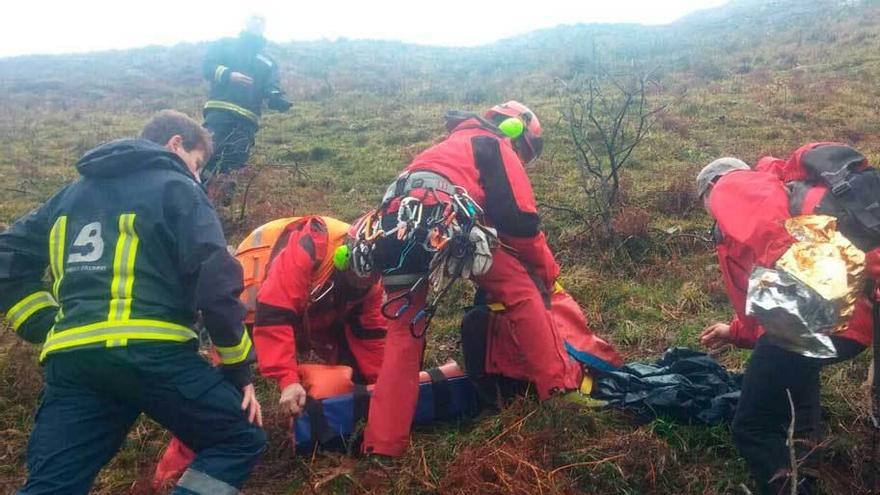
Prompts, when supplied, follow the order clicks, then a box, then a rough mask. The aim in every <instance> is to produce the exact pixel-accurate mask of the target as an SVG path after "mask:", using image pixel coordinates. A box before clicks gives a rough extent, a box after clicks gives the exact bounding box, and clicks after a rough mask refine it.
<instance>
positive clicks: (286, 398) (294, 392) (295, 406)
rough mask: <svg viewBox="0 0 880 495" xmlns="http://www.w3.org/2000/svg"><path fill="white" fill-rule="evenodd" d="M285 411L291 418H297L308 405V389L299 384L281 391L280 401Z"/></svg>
mask: <svg viewBox="0 0 880 495" xmlns="http://www.w3.org/2000/svg"><path fill="white" fill-rule="evenodd" d="M278 404H280V405H281V409H282V410H283V411H287V412H288V413H290V415H291V416H297V415H299V413H301V412H302V410H303V407H304V406H305V405H306V389H304V388H303V386H302V385H300V384H299V383H291V384H290V385H288V386H287V387H285V388H284V390H282V391H281V399H280V400H279V401H278Z"/></svg>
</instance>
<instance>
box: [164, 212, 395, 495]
mask: <svg viewBox="0 0 880 495" xmlns="http://www.w3.org/2000/svg"><path fill="white" fill-rule="evenodd" d="M349 229H350V226H349V224H347V223H345V222H342V221H340V220H336V219H334V218H330V217H320V216H305V217H297V218H283V219H279V220H275V221H273V222H270V223H267V224H266V225H263V226H261V227H259V228H258V229H256V230H254V232H252V233H251V234H250V235H249V236H248V237H247V238H246V239H245V240H244V241H243V242H242V244H241V246H239V249H238V253H237V255H236V257H237V258H238V260H239V262H240V263H241V264H242V265H243V268H244V279H245V280H244V282H245V290H244V292H243V294H242V299H243V300H244V303H245V307H246V308H247V309H248V313H247V316H246V317H245V324H246V325H248V326H250V325H253V327H252V329H253V331H252V334H253V342H254V348H255V349H256V354H257V361H258V364H259V369H260V372H261V373H262V374H263V375H264V376H266V377H268V378H271V379H272V380H274V381H275V382H276V383H277V384H278V386H279V388H280V390H281V398H280V404H281V408H282V410H284V411H285V412H287V413H289V414H291V415H292V416H296V415H298V414H299V413H300V412H301V411H302V408H303V406H304V405H305V401H306V395H307V390H306V389H305V388H304V386H303V385H302V383H301V382H302V380H301V376H300V373H299V370H298V363H299V362H300V361H301V360H308V361H310V362H316V361H317V362H320V363H323V364H329V365H346V366H350V367H351V368H352V370H353V373H352V381H354V382H355V383H358V384H364V385H370V384H373V383H375V381H376V377H377V376H378V374H379V367H380V366H381V364H382V354H383V352H384V347H385V334H386V327H387V320H386V319H385V317H384V316H383V315H382V311H381V307H382V298H383V289H382V285H381V283H379V281H378V280H377V278H372V279H364V278H360V277H357V276H353V275H352V274H351V272H350V270H340V269H338V268H336V267H335V266H334V264H333V255H334V253H335V252H336V250H337V249H338V248H339V247H340V246H343V245H344V244H345V242H346V237H347V234H348V232H349ZM269 252H271V255H269ZM263 256H265V258H263ZM266 264H268V269H266V268H265V266H264V265H266ZM260 267H262V268H260ZM257 288H259V291H258V292H252V291H255V290H256V289H257ZM193 457H194V454H193V453H192V452H191V451H190V450H189V449H187V448H186V447H185V446H184V445H183V444H182V443H180V442H179V441H178V440H177V439H172V441H171V443H170V444H169V446H168V448H167V449H166V451H165V453H164V454H163V456H162V459H161V460H160V461H159V463H158V465H157V467H156V472H155V476H154V479H153V487H154V488H155V489H159V488H161V487H162V486H166V485H170V484H173V483H174V482H175V481H176V478H177V477H178V476H179V475H180V474H181V473H182V472H183V471H184V470H185V469H186V467H187V465H188V464H189V462H190V461H191V460H192V458H193Z"/></svg>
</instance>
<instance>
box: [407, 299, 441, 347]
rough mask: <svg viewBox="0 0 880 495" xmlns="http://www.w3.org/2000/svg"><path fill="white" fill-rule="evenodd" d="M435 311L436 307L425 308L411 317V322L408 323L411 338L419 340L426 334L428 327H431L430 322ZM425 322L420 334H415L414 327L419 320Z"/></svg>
mask: <svg viewBox="0 0 880 495" xmlns="http://www.w3.org/2000/svg"><path fill="white" fill-rule="evenodd" d="M436 311H437V307H436V306H425V307H424V308H422V310H421V311H419V312H418V313H416V315H415V316H413V318H412V320H410V322H409V334H410V335H412V336H413V338H414V339H420V338H422V337H424V336H425V334H426V333H428V327H430V326H431V320H433V319H434V313H435V312H436ZM422 319H424V320H425V326H424V327H423V328H422V331H421V332H416V325H418V323H419V320H422Z"/></svg>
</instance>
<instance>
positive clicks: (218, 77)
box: [214, 65, 226, 82]
mask: <svg viewBox="0 0 880 495" xmlns="http://www.w3.org/2000/svg"><path fill="white" fill-rule="evenodd" d="M224 72H226V66H225V65H218V66H217V68H216V69H214V80H215V81H217V82H222V79H223V73H224Z"/></svg>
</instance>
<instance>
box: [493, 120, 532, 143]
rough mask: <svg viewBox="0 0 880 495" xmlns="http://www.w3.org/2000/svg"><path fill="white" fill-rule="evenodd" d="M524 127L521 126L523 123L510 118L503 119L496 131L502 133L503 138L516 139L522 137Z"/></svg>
mask: <svg viewBox="0 0 880 495" xmlns="http://www.w3.org/2000/svg"><path fill="white" fill-rule="evenodd" d="M525 129H526V125H525V124H523V121H522V120H520V119H518V118H516V117H510V118H509V119H504V120H503V121H501V123H500V124H498V130H500V131H501V132H502V133H504V135H505V136H507V137H509V138H510V139H516V138H518V137H520V136H522V133H523V131H525Z"/></svg>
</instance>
